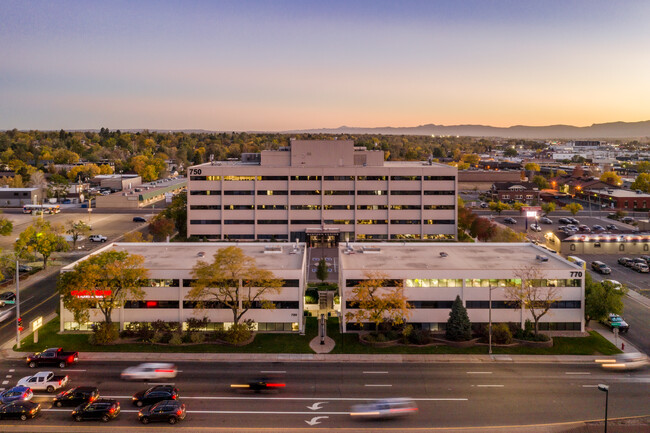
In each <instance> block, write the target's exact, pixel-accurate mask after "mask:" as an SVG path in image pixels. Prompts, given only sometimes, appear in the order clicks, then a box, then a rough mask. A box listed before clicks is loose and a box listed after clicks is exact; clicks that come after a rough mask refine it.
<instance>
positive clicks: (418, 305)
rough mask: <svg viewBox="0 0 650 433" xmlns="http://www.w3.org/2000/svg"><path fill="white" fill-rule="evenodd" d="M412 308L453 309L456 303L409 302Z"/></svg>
mask: <svg viewBox="0 0 650 433" xmlns="http://www.w3.org/2000/svg"><path fill="white" fill-rule="evenodd" d="M407 302H408V304H409V305H410V306H411V308H451V305H452V304H453V303H454V301H407Z"/></svg>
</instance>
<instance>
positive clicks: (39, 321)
mask: <svg viewBox="0 0 650 433" xmlns="http://www.w3.org/2000/svg"><path fill="white" fill-rule="evenodd" d="M41 326H43V316H39V317H38V318H37V319H35V320H32V331H36V330H37V329H38V328H40V327H41Z"/></svg>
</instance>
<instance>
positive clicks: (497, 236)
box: [489, 226, 526, 242]
mask: <svg viewBox="0 0 650 433" xmlns="http://www.w3.org/2000/svg"><path fill="white" fill-rule="evenodd" d="M489 241H490V242H526V233H521V232H516V231H514V230H512V229H511V228H510V227H499V226H496V227H495V228H494V233H493V234H492V236H490V239H489Z"/></svg>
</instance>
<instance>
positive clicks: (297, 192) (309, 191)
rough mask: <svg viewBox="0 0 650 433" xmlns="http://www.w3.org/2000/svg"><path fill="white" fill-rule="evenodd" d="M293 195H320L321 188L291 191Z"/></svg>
mask: <svg viewBox="0 0 650 433" xmlns="http://www.w3.org/2000/svg"><path fill="white" fill-rule="evenodd" d="M291 195H320V190H319V189H315V190H304V191H303V190H299V191H291Z"/></svg>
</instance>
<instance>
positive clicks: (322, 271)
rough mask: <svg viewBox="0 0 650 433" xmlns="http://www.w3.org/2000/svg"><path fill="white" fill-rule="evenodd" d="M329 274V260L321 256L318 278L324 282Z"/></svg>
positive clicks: (317, 270)
mask: <svg viewBox="0 0 650 433" xmlns="http://www.w3.org/2000/svg"><path fill="white" fill-rule="evenodd" d="M328 276H329V272H328V271H327V262H326V261H325V259H324V258H321V259H320V261H319V262H318V268H316V278H318V279H319V280H321V282H322V283H324V282H325V280H326V279H327V277H328Z"/></svg>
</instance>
